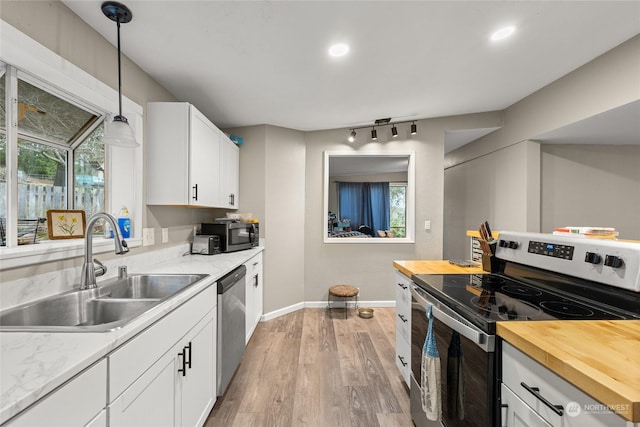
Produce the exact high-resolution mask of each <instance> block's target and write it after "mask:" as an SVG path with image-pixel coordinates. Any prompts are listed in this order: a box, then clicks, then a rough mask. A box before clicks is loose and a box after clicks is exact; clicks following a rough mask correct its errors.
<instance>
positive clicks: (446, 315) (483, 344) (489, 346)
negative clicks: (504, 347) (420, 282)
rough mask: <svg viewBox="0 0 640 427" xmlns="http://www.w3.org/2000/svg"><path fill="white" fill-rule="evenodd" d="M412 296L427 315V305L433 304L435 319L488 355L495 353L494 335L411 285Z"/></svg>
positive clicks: (432, 309) (432, 310)
mask: <svg viewBox="0 0 640 427" xmlns="http://www.w3.org/2000/svg"><path fill="white" fill-rule="evenodd" d="M411 295H412V296H413V298H414V299H415V300H416V302H417V304H418V305H419V306H420V308H422V309H423V310H424V311H425V313H426V310H427V305H428V304H431V305H432V308H431V312H432V313H433V317H435V318H436V319H438V320H439V321H440V322H442V323H444V324H445V325H446V326H448V327H449V328H451V329H452V330H454V331H456V332H458V333H459V334H460V335H462V336H463V337H465V338H467V339H469V340H470V341H471V342H473V343H474V344H476V345H477V346H478V347H480V348H481V349H483V350H484V351H486V352H487V353H493V352H494V351H495V336H494V335H489V334H486V333H485V332H483V331H481V330H480V329H478V328H476V327H475V326H473V325H471V324H469V323H468V322H465V321H464V319H462V318H461V317H460V316H457V315H455V314H454V312H453V310H451V309H449V308H447V307H442V306H441V304H438V303H436V302H435V301H432V300H431V299H430V298H429V297H428V296H427V292H426V291H423V290H422V289H421V288H420V287H419V286H417V285H411ZM439 306H440V307H439ZM445 311H446V312H445ZM456 317H458V318H456Z"/></svg>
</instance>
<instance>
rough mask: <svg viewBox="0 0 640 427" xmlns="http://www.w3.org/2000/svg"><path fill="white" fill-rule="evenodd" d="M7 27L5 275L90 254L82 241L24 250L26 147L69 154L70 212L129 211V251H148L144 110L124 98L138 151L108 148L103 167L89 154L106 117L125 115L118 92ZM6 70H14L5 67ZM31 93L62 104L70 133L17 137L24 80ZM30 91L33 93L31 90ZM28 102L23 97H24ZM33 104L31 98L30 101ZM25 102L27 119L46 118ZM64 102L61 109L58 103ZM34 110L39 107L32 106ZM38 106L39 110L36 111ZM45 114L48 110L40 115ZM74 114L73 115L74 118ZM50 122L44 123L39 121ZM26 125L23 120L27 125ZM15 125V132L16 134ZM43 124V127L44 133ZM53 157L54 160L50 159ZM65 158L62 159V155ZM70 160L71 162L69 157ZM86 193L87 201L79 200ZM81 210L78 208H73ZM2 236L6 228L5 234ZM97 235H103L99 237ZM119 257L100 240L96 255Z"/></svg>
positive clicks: (29, 128) (0, 81)
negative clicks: (21, 204) (21, 178)
mask: <svg viewBox="0 0 640 427" xmlns="http://www.w3.org/2000/svg"><path fill="white" fill-rule="evenodd" d="M0 25H1V26H2V49H0V87H1V88H2V90H3V93H6V94H9V95H10V98H11V99H15V103H14V105H13V106H12V108H9V109H6V106H5V105H4V103H5V97H0V128H1V130H0V177H3V179H0V182H6V183H7V185H6V186H5V189H4V191H3V192H0V209H1V210H2V212H4V213H5V214H6V217H5V220H3V221H6V228H5V229H4V230H5V231H6V232H7V233H6V239H7V240H6V241H7V245H6V246H2V247H0V270H5V269H11V268H17V267H23V266H27V265H31V264H38V263H42V262H52V261H57V260H62V259H67V258H73V257H79V256H82V255H83V254H84V245H83V241H82V239H63V240H55V241H51V242H47V243H46V244H37V245H33V244H30V245H18V239H17V234H18V231H19V229H20V227H21V226H20V225H19V222H18V214H17V205H18V147H19V145H20V148H21V149H23V148H24V149H26V148H25V144H27V143H35V144H40V147H41V148H43V149H44V148H45V147H46V148H47V149H51V150H53V149H54V148H55V149H57V150H61V151H62V152H64V153H66V155H67V158H66V171H67V172H66V177H65V186H66V187H65V195H64V197H65V198H66V200H67V202H66V203H67V206H70V207H71V206H75V207H76V208H78V209H87V211H89V210H90V209H99V210H103V211H105V212H111V213H114V212H117V211H118V209H120V207H121V206H127V207H128V208H129V213H130V215H131V222H132V237H131V239H130V240H128V241H127V243H128V244H129V247H130V248H134V247H137V246H141V245H142V238H141V237H142V217H143V213H144V212H143V210H144V204H143V197H142V194H143V151H142V150H143V148H142V144H143V143H144V138H143V133H142V129H143V115H142V114H143V108H142V106H141V105H140V104H137V103H135V102H133V101H132V100H131V99H129V98H127V97H126V96H123V97H122V113H123V115H125V116H126V117H127V118H128V119H129V124H130V125H131V127H132V129H133V131H134V134H135V136H136V139H137V141H138V142H139V143H141V147H140V148H136V149H128V148H121V147H111V146H106V147H104V161H103V163H102V164H101V162H100V161H96V159H95V158H94V157H93V156H94V155H93V154H92V153H91V150H93V149H94V148H95V147H94V146H93V145H94V144H95V143H96V141H97V139H99V135H101V132H102V131H103V130H102V126H108V125H109V122H110V120H111V117H109V118H108V119H106V120H105V117H104V116H105V112H106V113H108V114H109V115H111V114H114V112H117V111H118V108H119V103H118V101H119V98H118V91H117V90H114V89H113V88H111V87H110V86H108V85H106V84H105V83H103V82H102V81H100V80H98V79H96V78H95V77H94V76H93V75H91V74H90V73H88V72H87V71H85V70H82V69H80V68H79V67H77V66H76V65H74V64H73V63H72V62H70V61H68V60H66V59H65V58H62V57H61V56H59V55H58V54H56V53H55V52H52V51H51V50H49V49H48V48H46V47H44V46H43V45H41V44H40V43H38V42H36V41H35V40H33V39H31V38H30V37H29V36H27V35H25V34H24V33H22V32H20V31H19V30H18V29H16V28H14V27H12V26H11V25H10V24H8V23H6V22H4V21H2V20H0ZM3 64H10V65H11V66H9V65H7V66H4V65H3ZM19 80H21V81H22V83H20V86H21V87H23V88H26V89H25V90H27V95H28V94H29V92H28V91H29V90H31V91H32V93H31V95H30V96H32V97H34V96H35V97H36V98H38V100H43V99H48V100H49V102H50V103H56V105H58V108H57V109H56V110H54V111H55V112H56V114H53V113H51V115H47V119H49V118H51V117H56V120H61V121H64V122H65V123H67V124H69V125H73V126H72V127H64V126H63V127H62V128H60V129H58V130H57V131H56V132H54V133H52V134H49V133H46V134H45V135H46V136H47V137H48V138H46V137H43V134H42V132H39V129H41V127H40V128H39V127H38V126H39V125H38V124H37V122H34V123H27V122H24V121H22V123H24V124H22V123H21V134H20V136H19V135H18V128H17V120H16V122H13V120H12V119H13V117H16V119H17V117H18V84H19V83H18V81H19ZM27 85H30V86H32V87H29V86H27ZM22 95H25V93H24V92H22ZM28 99H29V100H30V99H31V98H29V96H27V98H25V99H24V100H25V101H27V100H28ZM29 102H30V101H28V102H23V103H24V104H25V107H22V108H23V111H24V113H25V115H27V114H32V115H33V114H35V115H36V116H33V117H30V120H32V119H33V120H37V119H38V117H37V115H40V116H42V114H40V113H38V112H37V111H35V112H34V111H28V110H31V109H30V108H27V105H29ZM58 103H59V104H58ZM32 106H33V105H32ZM33 107H37V106H33ZM39 109H40V110H42V111H46V110H44V109H42V108H39ZM70 115H72V116H73V118H72V117H70ZM40 119H41V120H42V119H44V117H40ZM23 120H25V119H23ZM14 123H15V127H14ZM41 125H42V123H41V124H40V126H41ZM49 154H53V153H49ZM59 154H61V153H59ZM71 156H72V157H71ZM53 186H54V187H55V185H53ZM89 187H90V190H91V191H92V192H95V193H99V192H100V191H103V194H104V196H103V197H92V198H91V199H88V198H87V196H86V192H87V191H88V188H89ZM83 191H84V193H85V194H84V195H82V196H80V195H79V194H78V193H81V192H83ZM96 201H98V202H96ZM74 203H75V204H74ZM93 203H102V204H103V205H102V206H103V207H102V208H98V207H95V208H90V207H89V205H91V204H93ZM0 230H2V228H0ZM96 231H97V230H96ZM108 251H113V241H112V240H111V239H103V238H97V237H96V238H94V239H93V252H94V253H101V252H108Z"/></svg>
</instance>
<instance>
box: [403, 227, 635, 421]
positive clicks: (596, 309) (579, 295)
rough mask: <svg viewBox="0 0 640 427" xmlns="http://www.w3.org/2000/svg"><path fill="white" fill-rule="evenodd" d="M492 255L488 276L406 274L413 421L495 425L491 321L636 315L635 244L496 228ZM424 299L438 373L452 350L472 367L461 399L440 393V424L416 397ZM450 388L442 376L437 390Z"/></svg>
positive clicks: (445, 372) (495, 363)
mask: <svg viewBox="0 0 640 427" xmlns="http://www.w3.org/2000/svg"><path fill="white" fill-rule="evenodd" d="M495 257H496V261H497V262H494V263H493V264H494V265H496V266H497V271H495V272H493V273H492V274H484V275H482V274H478V275H470V274H462V275H461V274H454V275H439V274H433V275H430V274H418V275H414V276H412V280H413V282H414V283H413V285H412V289H411V292H412V310H411V322H412V323H411V366H412V384H411V413H412V417H413V420H414V423H415V424H416V426H418V427H422V426H432V425H433V426H436V425H438V426H440V425H442V424H443V425H445V426H447V427H453V426H466V427H468V426H482V427H486V426H495V425H498V423H499V418H500V417H499V408H498V406H497V404H498V402H499V392H498V387H497V383H496V380H495V379H496V377H497V373H498V372H499V370H500V366H498V365H499V357H497V356H496V354H495V353H496V337H495V333H496V322H501V321H537V320H586V319H589V320H622V319H640V244H638V243H631V242H621V241H614V240H601V239H590V238H589V239H588V238H581V237H573V236H557V235H548V234H539V233H519V232H501V233H500V240H499V241H498V242H497V245H496V253H495ZM429 305H430V306H431V307H432V313H433V315H434V322H433V330H434V335H435V339H436V343H437V347H438V348H439V352H440V354H441V358H440V359H441V364H442V368H441V371H442V374H441V375H442V377H443V378H444V377H446V376H447V375H448V374H450V369H449V367H448V365H447V363H448V362H447V353H448V352H450V351H451V349H452V348H454V349H455V348H460V349H461V350H460V351H459V354H460V355H461V356H460V357H463V358H464V364H465V366H473V369H466V374H465V375H466V376H467V377H468V378H466V381H465V383H466V384H468V386H467V387H466V391H465V393H464V401H463V402H459V403H458V404H457V405H455V408H453V406H452V405H454V403H453V402H452V401H447V400H446V399H444V398H443V419H442V424H440V423H433V422H430V421H428V420H427V419H426V417H425V413H424V411H423V410H422V407H421V404H420V400H419V399H420V397H419V394H420V386H421V378H420V376H421V363H420V362H421V359H422V346H423V343H424V340H425V337H426V332H427V329H428V320H427V318H426V316H425V308H426V307H427V306H429ZM449 354H451V353H449ZM442 355H444V357H442ZM450 386H451V385H450V384H447V381H446V380H443V385H442V394H443V396H447V393H449V394H451V390H448V389H449V388H450ZM452 408H453V409H452ZM457 411H458V412H457ZM460 413H463V414H464V413H466V414H469V413H473V414H475V416H474V417H473V419H471V418H470V417H463V419H461V418H460Z"/></svg>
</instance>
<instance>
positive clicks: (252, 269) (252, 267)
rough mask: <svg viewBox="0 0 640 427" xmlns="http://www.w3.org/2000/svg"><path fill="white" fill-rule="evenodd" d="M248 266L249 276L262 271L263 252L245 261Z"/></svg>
mask: <svg viewBox="0 0 640 427" xmlns="http://www.w3.org/2000/svg"><path fill="white" fill-rule="evenodd" d="M245 265H246V266H247V277H249V276H253V275H254V274H255V273H259V272H261V271H262V252H260V253H259V254H258V255H256V256H254V257H253V258H251V259H250V260H249V261H247V262H246V263H245Z"/></svg>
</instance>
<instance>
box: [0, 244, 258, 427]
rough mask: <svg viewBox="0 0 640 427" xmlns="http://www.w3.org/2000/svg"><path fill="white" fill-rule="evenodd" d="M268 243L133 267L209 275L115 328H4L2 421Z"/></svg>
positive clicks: (1, 343)
mask: <svg viewBox="0 0 640 427" xmlns="http://www.w3.org/2000/svg"><path fill="white" fill-rule="evenodd" d="M263 249H264V247H263V246H261V247H257V248H254V249H249V250H245V251H239V252H233V253H229V254H219V255H214V256H202V255H191V256H184V257H179V258H176V259H175V260H173V261H171V262H162V263H159V264H156V265H152V266H150V267H146V268H145V269H144V271H136V270H135V269H132V268H129V274H136V273H187V274H208V275H209V276H208V277H207V278H205V279H203V280H201V281H200V282H198V283H196V284H194V285H192V286H191V287H189V288H188V289H187V290H185V291H184V292H181V293H180V294H178V295H176V296H175V297H173V298H170V299H169V300H167V301H165V302H163V303H161V304H158V305H157V306H155V307H153V308H152V309H151V310H150V311H148V312H147V313H145V314H144V315H142V316H140V317H139V318H137V319H135V320H134V321H132V322H130V323H129V324H128V325H126V326H124V327H122V328H120V329H117V330H115V331H112V332H92V333H84V332H76V333H59V332H56V333H39V332H28V333H23V332H1V333H0V424H1V423H4V422H5V421H7V420H9V419H10V418H12V417H13V416H14V415H16V414H18V413H19V412H21V411H22V410H24V409H25V408H27V407H28V406H30V405H31V404H33V403H35V402H36V401H37V400H38V399H40V398H41V397H43V396H45V395H46V394H48V393H50V392H51V391H53V390H55V389H56V388H57V387H59V386H61V385H62V384H64V383H65V382H66V381H68V380H70V379H71V378H72V377H73V376H75V375H77V374H78V373H80V372H81V371H82V370H84V369H85V368H87V367H89V366H91V365H92V364H93V363H95V362H97V361H98V360H100V359H101V358H103V357H105V356H106V355H107V354H108V353H109V352H111V351H113V350H114V349H115V348H117V347H118V346H120V345H122V344H123V343H124V342H126V341H127V340H129V339H131V338H132V337H134V336H135V335H136V334H138V333H139V332H140V331H142V330H143V329H145V328H146V327H148V326H149V325H151V324H152V323H154V322H156V321H157V320H159V319H161V318H162V317H163V316H164V315H165V314H167V313H168V312H170V311H172V310H174V309H175V308H177V307H178V306H180V305H181V304H183V303H184V302H185V301H187V300H189V299H190V298H191V297H193V296H194V295H196V294H198V293H199V292H201V291H202V290H204V289H206V288H207V287H208V286H210V285H211V284H212V283H214V282H215V281H216V280H217V279H218V278H220V277H222V276H223V275H224V274H225V273H227V272H229V271H231V270H232V269H233V268H235V267H237V266H239V265H241V264H243V263H245V262H246V261H248V260H249V259H251V258H252V257H254V256H255V255H256V254H258V253H259V252H261V251H262V250H263ZM98 286H100V283H98Z"/></svg>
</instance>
